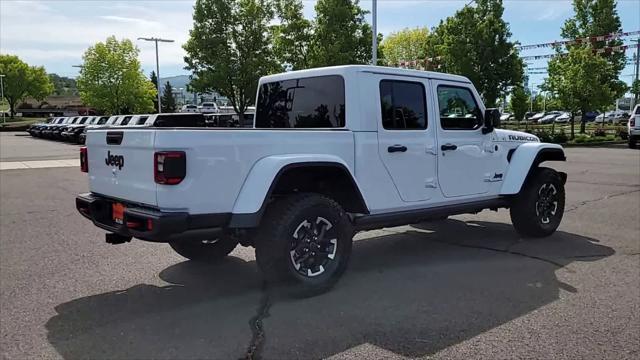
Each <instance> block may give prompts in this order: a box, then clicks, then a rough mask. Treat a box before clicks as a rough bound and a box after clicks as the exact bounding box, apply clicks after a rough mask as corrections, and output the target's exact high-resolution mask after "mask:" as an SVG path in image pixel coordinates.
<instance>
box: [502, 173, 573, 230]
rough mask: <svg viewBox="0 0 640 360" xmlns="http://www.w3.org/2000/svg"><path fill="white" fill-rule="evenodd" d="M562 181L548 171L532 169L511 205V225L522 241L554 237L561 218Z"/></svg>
mask: <svg viewBox="0 0 640 360" xmlns="http://www.w3.org/2000/svg"><path fill="white" fill-rule="evenodd" d="M564 202H565V192H564V180H563V178H562V177H561V176H560V174H559V173H558V172H556V171H555V170H553V169H549V168H537V169H535V170H534V171H533V172H532V173H531V175H530V178H529V179H528V181H527V182H526V183H525V184H524V186H523V188H522V190H521V191H520V194H518V195H517V197H516V199H515V200H514V202H513V204H512V205H511V209H510V214H511V221H512V222H513V226H514V227H515V229H516V231H517V232H518V233H519V234H520V235H522V236H525V237H545V236H549V235H551V234H553V232H555V231H556V229H557V228H558V226H560V221H561V220H562V216H563V215H564Z"/></svg>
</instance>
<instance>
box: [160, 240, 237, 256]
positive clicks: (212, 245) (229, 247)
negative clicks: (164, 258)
mask: <svg viewBox="0 0 640 360" xmlns="http://www.w3.org/2000/svg"><path fill="white" fill-rule="evenodd" d="M169 245H170V246H171V248H172V249H173V250H174V251H175V252H177V253H178V254H180V255H182V256H184V257H186V258H187V259H189V260H194V261H202V262H216V261H219V260H221V259H223V258H224V257H226V256H227V255H229V253H231V252H232V251H233V249H235V248H236V246H237V245H238V241H237V240H236V239H235V238H233V237H230V236H226V235H220V237H218V238H216V239H211V240H177V241H174V242H170V243H169Z"/></svg>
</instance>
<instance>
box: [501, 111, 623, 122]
mask: <svg viewBox="0 0 640 360" xmlns="http://www.w3.org/2000/svg"><path fill="white" fill-rule="evenodd" d="M578 118H579V116H578ZM628 119H629V113H628V112H625V111H620V110H618V111H611V112H605V113H603V114H600V113H598V112H597V111H594V112H589V113H587V122H595V123H600V124H605V123H610V124H615V123H624V122H626V121H627V120H628ZM500 120H502V121H508V120H513V115H512V114H509V113H503V114H502V116H501V117H500ZM525 120H527V121H529V122H531V123H534V124H552V123H554V122H555V123H562V124H566V123H568V122H570V121H571V113H570V112H568V111H546V112H539V113H535V112H528V113H527V114H526V115H525Z"/></svg>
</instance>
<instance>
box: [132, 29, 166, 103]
mask: <svg viewBox="0 0 640 360" xmlns="http://www.w3.org/2000/svg"><path fill="white" fill-rule="evenodd" d="M138 40H144V41H153V42H155V43H156V77H157V78H158V81H157V87H158V89H157V90H158V114H160V113H162V104H161V102H160V101H161V100H160V61H158V42H167V43H172V42H173V40H169V39H160V38H153V37H152V38H144V37H139V38H138Z"/></svg>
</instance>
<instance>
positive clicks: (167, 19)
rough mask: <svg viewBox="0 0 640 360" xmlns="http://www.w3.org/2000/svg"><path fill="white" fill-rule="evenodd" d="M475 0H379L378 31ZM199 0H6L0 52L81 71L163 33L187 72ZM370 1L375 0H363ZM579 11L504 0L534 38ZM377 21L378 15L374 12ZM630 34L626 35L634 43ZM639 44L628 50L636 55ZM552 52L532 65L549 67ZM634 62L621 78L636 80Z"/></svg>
mask: <svg viewBox="0 0 640 360" xmlns="http://www.w3.org/2000/svg"><path fill="white" fill-rule="evenodd" d="M469 1H470V0H378V32H381V33H383V34H384V35H388V34H389V33H391V32H394V31H398V30H402V29H404V28H413V27H420V26H427V27H428V28H431V27H433V26H436V25H437V24H438V23H439V22H440V20H441V19H444V18H446V17H448V16H451V15H453V14H454V13H455V12H456V10H458V9H460V8H462V7H463V6H464V5H465V4H467V3H469ZM194 2H195V0H155V1H142V0H129V1H114V0H112V1H100V0H40V1H36V0H31V1H27V0H0V53H2V54H12V55H18V56H19V57H20V58H21V59H22V60H24V61H26V62H27V63H29V64H30V65H42V66H44V67H45V68H46V70H47V72H49V73H57V74H59V75H62V76H71V77H74V76H76V75H77V73H78V71H77V70H78V69H77V68H74V67H73V65H77V64H81V63H82V54H83V53H84V51H85V50H86V49H87V48H88V47H89V46H90V45H92V44H94V43H95V42H98V41H104V40H105V39H106V38H107V37H108V36H110V35H115V36H116V37H117V38H129V39H132V40H135V39H136V38H138V37H151V36H154V37H161V38H167V39H173V40H175V42H174V43H163V44H160V74H161V77H168V76H174V75H183V74H184V75H187V74H189V72H188V71H187V70H184V66H185V65H184V62H183V57H184V55H185V52H184V50H183V49H182V44H184V43H185V42H186V40H187V38H188V37H189V29H190V28H191V27H192V10H193V4H194ZM315 3H316V1H314V0H307V1H304V6H305V9H304V13H305V16H306V17H307V18H313V16H314V14H315V11H314V6H315ZM360 5H361V6H362V7H363V8H364V9H366V10H370V9H371V0H360ZM617 9H618V14H619V15H620V18H621V20H622V28H623V31H636V30H640V0H618V4H617ZM572 14H573V10H572V5H571V1H570V0H505V14H504V18H505V20H506V21H507V22H508V23H509V24H510V29H511V32H512V34H513V35H512V40H514V41H519V42H520V43H521V44H523V45H526V44H535V43H542V42H551V41H554V40H561V39H562V38H561V36H560V28H561V26H562V24H563V23H564V21H565V20H566V19H567V18H569V17H571V16H572ZM367 21H368V22H371V15H368V16H367ZM629 42H630V39H627V40H626V41H625V43H629ZM136 45H137V46H138V47H139V48H140V60H141V63H142V68H143V69H144V72H145V73H149V72H151V70H154V69H155V51H154V44H153V43H150V42H144V41H136ZM551 52H552V51H551V50H550V49H535V50H528V51H525V52H523V53H522V55H538V54H548V53H551ZM632 54H633V52H632V51H631V50H629V51H627V56H628V57H631V56H632ZM545 64H546V61H545V60H536V61H531V62H530V64H529V66H530V67H544V66H545ZM632 73H633V66H632V65H629V66H627V68H625V69H624V70H623V71H622V74H621V79H622V80H624V81H626V82H628V83H629V82H630V81H631V80H632V76H630V75H632ZM543 78H544V75H532V76H531V83H532V84H533V85H534V86H535V85H538V84H540V83H542V81H543Z"/></svg>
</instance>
